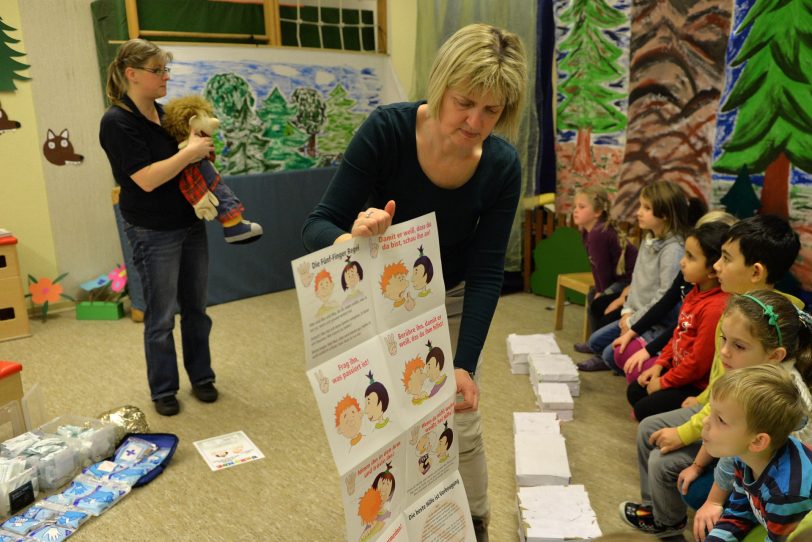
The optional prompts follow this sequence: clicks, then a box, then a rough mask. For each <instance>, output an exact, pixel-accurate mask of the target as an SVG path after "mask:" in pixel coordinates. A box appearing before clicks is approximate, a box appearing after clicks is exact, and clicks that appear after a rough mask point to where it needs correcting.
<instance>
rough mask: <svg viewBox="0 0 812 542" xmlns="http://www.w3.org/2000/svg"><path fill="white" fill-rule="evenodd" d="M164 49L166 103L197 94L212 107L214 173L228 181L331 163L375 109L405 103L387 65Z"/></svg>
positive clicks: (374, 60)
mask: <svg viewBox="0 0 812 542" xmlns="http://www.w3.org/2000/svg"><path fill="white" fill-rule="evenodd" d="M169 50H171V51H172V53H173V55H174V60H173V62H172V81H171V82H170V84H169V85H168V88H169V91H168V94H167V97H166V99H167V100H169V99H172V98H175V97H178V96H185V95H187V94H200V95H203V96H204V97H205V98H206V99H207V100H209V101H210V102H211V103H212V105H213V106H214V111H215V114H216V116H217V117H218V118H219V119H220V122H221V126H220V131H219V132H218V134H217V135H216V136H215V151H216V154H217V167H218V168H219V170H220V172H221V173H224V174H227V175H241V174H246V173H264V172H269V171H276V170H291V169H306V168H311V167H323V166H330V165H335V164H337V163H338V162H339V161H340V159H341V155H342V153H343V151H344V148H346V146H347V144H348V143H349V141H350V138H351V137H352V135H353V133H354V132H355V130H356V129H357V128H358V126H360V124H361V123H362V122H363V121H364V119H366V117H367V115H368V114H369V113H370V112H371V111H372V110H373V109H374V108H375V107H376V106H377V105H379V104H380V103H385V102H387V101H398V99H402V96H400V92H399V89H397V87H396V85H393V84H392V83H390V82H389V79H390V77H389V76H388V65H387V64H386V62H388V59H380V58H378V57H373V56H371V55H357V56H355V55H347V54H345V55H343V56H341V57H339V58H333V57H334V56H335V55H330V54H321V53H320V54H319V64H318V65H315V64H313V63H312V62H308V61H306V60H305V58H303V57H302V56H301V53H302V52H301V51H280V50H278V49H275V50H273V52H271V50H267V49H266V50H259V49H232V48H229V49H228V51H229V54H228V55H227V57H225V56H224V55H223V52H222V51H219V50H217V49H216V48H206V47H194V48H192V47H175V46H173V47H169ZM218 56H220V57H222V58H217V57H218ZM241 56H242V57H243V58H240V57H241ZM331 60H332V62H331Z"/></svg>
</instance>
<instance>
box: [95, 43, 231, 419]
mask: <svg viewBox="0 0 812 542" xmlns="http://www.w3.org/2000/svg"><path fill="white" fill-rule="evenodd" d="M171 60H172V53H170V52H167V51H163V50H162V49H160V48H159V47H157V46H156V45H154V44H152V43H150V42H148V41H146V40H142V39H133V40H130V41H128V42H126V43H125V44H123V45H122V46H121V47H120V48H119V50H118V53H117V54H116V58H115V59H114V60H113V61H112V62H111V63H110V66H109V67H108V71H107V92H106V93H107V99H108V100H109V101H110V104H111V105H110V108H109V109H108V110H107V111H106V112H105V113H104V116H103V117H102V120H101V128H100V130H99V140H100V142H101V146H102V148H104V151H105V152H106V153H107V158H108V159H109V161H110V167H111V168H112V170H113V177H114V178H115V180H116V182H117V183H118V184H119V185H120V186H121V198H120V202H119V207H120V210H121V215H122V217H123V218H124V229H125V232H126V234H127V239H128V240H129V242H130V246H131V247H132V253H133V262H134V264H135V272H137V273H138V275H139V277H140V279H141V283H142V285H143V289H144V301H145V305H146V308H145V311H144V349H145V353H146V359H147V380H148V381H149V388H150V394H151V397H152V401H153V402H154V405H155V410H156V411H157V412H158V413H159V414H161V415H164V416H173V415H175V414H177V413H178V412H179V411H180V405H179V403H178V400H177V398H176V397H175V395H176V394H177V392H178V389H179V387H180V386H179V379H178V365H177V354H176V352H175V341H174V339H173V336H172V329H173V328H174V326H175V307H176V304H177V305H179V306H180V315H181V320H180V327H181V339H182V343H183V365H184V367H185V368H186V373H187V374H188V375H189V380H190V381H191V384H192V393H193V394H194V396H195V397H197V399H199V400H200V401H203V402H206V403H211V402H214V401H216V400H217V389H216V388H215V387H214V371H212V368H211V355H210V352H209V333H210V331H211V325H212V323H211V319H210V318H209V317H208V315H207V314H206V293H207V290H208V285H207V282H208V248H207V242H206V229H205V224H204V222H203V221H201V220H200V219H198V218H197V216H196V215H195V212H194V208H193V207H192V206H191V205H189V203H188V202H187V201H186V199H185V198H184V196H183V194H182V193H181V191H180V188H179V185H178V175H179V174H180V172H181V171H182V170H183V169H184V168H185V167H186V166H187V165H189V164H192V163H194V162H198V161H200V160H202V159H204V158H207V157H208V156H209V153H211V152H213V151H214V147H213V146H212V141H211V138H209V137H200V136H198V135H197V134H194V133H193V134H191V136H190V139H189V144H188V145H187V146H186V147H184V148H183V149H181V150H178V146H177V141H175V139H174V138H173V137H172V136H170V135H169V134H168V133H167V132H166V131H165V130H164V129H163V128H162V127H161V119H162V117H163V108H162V107H161V105H160V104H158V103H157V102H156V101H155V100H157V99H158V98H162V97H164V96H166V84H167V82H168V81H169V68H168V67H167V66H166V64H167V62H169V61H171ZM131 271H132V270H131Z"/></svg>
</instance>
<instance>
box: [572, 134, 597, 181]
mask: <svg viewBox="0 0 812 542" xmlns="http://www.w3.org/2000/svg"><path fill="white" fill-rule="evenodd" d="M572 169H573V170H574V171H576V172H578V173H580V174H582V175H588V174H590V173H592V172H593V171H594V170H595V165H594V164H593V163H592V128H578V137H577V139H576V143H575V155H574V156H573V157H572Z"/></svg>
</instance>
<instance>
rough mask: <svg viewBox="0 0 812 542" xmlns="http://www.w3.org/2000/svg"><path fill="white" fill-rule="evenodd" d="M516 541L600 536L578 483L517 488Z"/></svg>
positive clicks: (596, 523) (595, 519) (585, 496)
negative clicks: (517, 537) (517, 534)
mask: <svg viewBox="0 0 812 542" xmlns="http://www.w3.org/2000/svg"><path fill="white" fill-rule="evenodd" d="M517 501H518V508H519V540H521V541H522V542H559V541H560V542H563V541H564V540H566V541H568V542H569V541H572V540H591V539H593V538H597V537H599V536H601V530H600V528H599V527H598V520H597V518H596V517H595V512H594V511H593V510H592V507H591V506H590V504H589V496H588V495H587V493H586V490H585V489H584V486H582V485H572V486H537V487H520V488H519V493H518V497H517Z"/></svg>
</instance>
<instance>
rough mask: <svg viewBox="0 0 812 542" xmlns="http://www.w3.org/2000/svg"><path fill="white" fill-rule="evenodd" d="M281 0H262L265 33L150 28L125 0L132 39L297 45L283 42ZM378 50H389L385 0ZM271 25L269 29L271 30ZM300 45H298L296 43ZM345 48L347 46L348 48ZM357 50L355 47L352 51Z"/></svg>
mask: <svg viewBox="0 0 812 542" xmlns="http://www.w3.org/2000/svg"><path fill="white" fill-rule="evenodd" d="M279 4H280V0H262V17H263V20H264V21H265V34H258V35H255V34H230V33H217V32H181V31H170V30H149V29H145V28H141V27H140V25H139V22H138V0H125V2H124V6H125V10H126V14H127V33H128V35H129V39H135V38H146V39H155V40H160V41H172V40H174V39H177V38H182V39H210V40H211V39H213V40H218V39H233V40H252V41H255V42H264V43H265V44H266V45H267V46H268V47H296V46H291V45H285V46H283V45H282V31H281V27H280V21H279ZM375 26H376V30H377V32H376V33H377V36H376V44H377V49H376V51H375V52H376V53H378V54H386V53H387V44H386V0H377V6H376V23H375ZM269 29H270V32H269V31H268V30H269ZM297 48H298V47H297ZM320 50H324V51H341V49H327V48H324V49H320ZM345 51H346V50H345ZM353 52H354V51H353Z"/></svg>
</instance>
